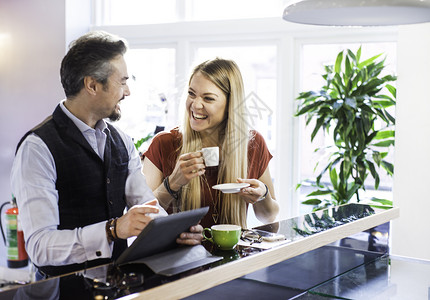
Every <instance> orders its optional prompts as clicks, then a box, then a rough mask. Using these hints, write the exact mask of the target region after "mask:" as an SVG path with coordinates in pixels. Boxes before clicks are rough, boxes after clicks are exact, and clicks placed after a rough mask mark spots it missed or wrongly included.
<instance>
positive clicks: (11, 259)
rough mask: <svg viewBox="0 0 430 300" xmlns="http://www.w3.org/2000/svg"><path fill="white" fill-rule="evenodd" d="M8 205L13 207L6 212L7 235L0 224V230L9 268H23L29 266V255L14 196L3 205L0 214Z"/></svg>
mask: <svg viewBox="0 0 430 300" xmlns="http://www.w3.org/2000/svg"><path fill="white" fill-rule="evenodd" d="M7 204H10V205H11V206H12V207H11V208H9V209H8V210H6V215H5V220H6V235H5V233H4V231H3V226H2V224H1V222H0V229H1V233H2V236H3V240H4V242H5V245H6V251H7V266H8V267H9V268H22V267H25V266H27V264H28V255H27V252H26V251H25V244H24V233H23V232H22V228H21V225H20V222H19V217H18V207H17V205H16V199H15V197H14V196H13V195H12V200H11V201H10V202H6V203H3V204H2V206H1V207H0V214H1V212H2V210H3V207H4V206H5V205H7ZM0 220H1V218H0Z"/></svg>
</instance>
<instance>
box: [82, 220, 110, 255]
mask: <svg viewBox="0 0 430 300" xmlns="http://www.w3.org/2000/svg"><path fill="white" fill-rule="evenodd" d="M105 228H106V221H104V222H100V223H96V224H92V225H88V226H85V227H84V228H82V244H83V245H85V254H86V256H87V260H94V259H98V258H111V257H112V251H113V243H109V242H108V240H107V238H106V230H105Z"/></svg>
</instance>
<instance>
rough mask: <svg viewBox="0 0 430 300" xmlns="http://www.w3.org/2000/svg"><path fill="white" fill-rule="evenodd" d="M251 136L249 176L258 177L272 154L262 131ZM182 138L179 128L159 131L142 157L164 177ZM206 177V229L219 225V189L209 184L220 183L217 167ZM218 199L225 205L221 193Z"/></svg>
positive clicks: (203, 193) (202, 201)
mask: <svg viewBox="0 0 430 300" xmlns="http://www.w3.org/2000/svg"><path fill="white" fill-rule="evenodd" d="M252 135H253V138H251V139H250V141H249V142H248V178H255V179H258V178H260V177H261V176H262V175H263V173H264V171H265V170H266V168H267V166H268V165H269V162H270V160H271V159H272V157H273V156H272V155H271V154H270V152H269V149H268V148H267V145H266V142H265V141H264V138H263V137H262V136H261V134H260V133H258V132H257V131H252ZM181 141H182V134H181V133H180V132H179V131H178V128H175V129H172V130H171V131H170V132H160V133H158V134H157V135H156V136H155V137H154V138H153V139H152V142H151V145H150V146H149V148H148V150H147V151H146V152H145V153H144V154H143V156H144V157H147V158H148V159H149V160H150V161H151V162H152V163H153V164H154V165H155V166H156V167H157V168H158V169H159V170H160V171H161V172H162V173H163V177H166V176H169V175H170V174H172V172H173V169H174V168H175V164H176V160H177V158H178V154H179V153H178V149H179V147H180V145H181ZM203 176H205V177H206V180H207V183H208V185H206V184H203V190H202V199H201V206H202V207H203V206H209V212H208V213H207V214H206V216H205V217H204V218H203V219H202V221H201V225H202V226H203V228H207V227H211V226H212V225H214V224H216V222H215V221H214V220H213V218H212V214H213V212H214V200H215V199H217V198H216V197H219V195H218V192H219V191H217V190H215V189H212V188H209V187H212V186H214V185H216V184H217V178H218V166H216V167H206V172H205V174H204V175H203ZM221 195H222V194H221ZM219 201H220V203H219V207H222V206H221V204H222V196H221V197H220V199H219ZM167 211H168V212H169V213H171V212H172V209H171V208H169V209H168V210H167ZM218 223H219V219H218Z"/></svg>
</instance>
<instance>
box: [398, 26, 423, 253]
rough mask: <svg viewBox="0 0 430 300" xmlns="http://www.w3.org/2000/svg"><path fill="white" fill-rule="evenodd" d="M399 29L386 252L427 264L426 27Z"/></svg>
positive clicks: (404, 27)
mask: <svg viewBox="0 0 430 300" xmlns="http://www.w3.org/2000/svg"><path fill="white" fill-rule="evenodd" d="M399 29H400V30H399V43H398V53H397V59H398V65H397V71H398V81H397V91H398V95H397V96H398V97H397V106H396V150H395V162H394V165H395V171H394V174H395V175H394V205H395V206H397V207H399V208H400V218H399V219H397V220H395V221H394V222H393V233H392V249H391V250H392V254H395V255H402V256H408V257H416V258H422V259H430V233H429V227H430V225H429V221H430V193H429V188H430V182H429V175H430V174H429V170H430V116H429V115H430V93H429V87H430V72H429V70H430V23H425V24H421V25H409V26H401V27H400V28H399Z"/></svg>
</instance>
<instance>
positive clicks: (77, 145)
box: [18, 105, 129, 275]
mask: <svg viewBox="0 0 430 300" xmlns="http://www.w3.org/2000/svg"><path fill="white" fill-rule="evenodd" d="M108 128H109V130H110V133H109V132H107V130H106V133H107V139H106V146H105V153H104V161H103V160H102V159H100V157H99V156H98V155H97V154H96V153H95V152H94V150H93V149H92V148H91V146H90V145H89V144H88V142H87V141H86V139H85V137H84V136H83V135H82V133H81V132H80V130H79V129H78V128H77V127H76V125H75V124H74V123H73V121H72V120H70V119H69V118H68V117H67V115H66V114H65V113H64V112H63V111H62V109H61V107H60V106H59V105H58V106H57V108H56V109H55V111H54V113H53V114H52V116H50V117H48V118H47V119H46V120H45V121H44V122H43V123H41V124H40V125H38V126H36V127H35V128H33V129H32V130H30V131H29V132H28V133H27V134H26V135H25V136H24V137H23V138H22V139H21V141H20V143H19V144H18V147H19V146H20V144H21V143H22V141H23V140H24V139H25V137H26V136H27V135H28V134H30V133H32V132H34V133H35V134H37V135H38V136H39V137H40V138H41V139H42V140H43V141H44V142H45V144H46V145H47V146H48V148H49V151H50V152H51V154H52V156H53V157H54V160H55V166H56V171H57V181H56V189H57V190H58V196H59V200H58V209H59V214H60V225H59V226H58V229H75V228H77V227H84V226H87V225H90V224H94V223H98V222H101V221H105V220H108V219H110V218H114V217H120V216H121V215H122V214H123V211H124V208H125V207H126V202H125V181H126V178H127V174H128V161H129V156H128V152H127V149H126V147H125V145H124V142H123V140H122V138H121V136H120V135H119V133H118V131H117V130H116V129H115V128H114V127H113V126H112V125H110V124H108ZM101 234H105V232H103V233H101ZM126 247H127V243H126V240H121V241H119V242H115V244H114V251H113V255H112V258H113V259H115V258H117V257H118V256H119V255H120V254H121V252H122V251H124V249H125V248H126ZM110 261H111V260H108V259H97V260H93V261H87V262H85V263H82V264H73V265H64V266H41V267H39V268H40V269H41V270H42V271H43V272H44V273H45V274H47V275H59V274H64V273H69V272H74V271H77V270H81V269H84V268H86V267H92V266H95V265H99V264H103V263H107V262H110Z"/></svg>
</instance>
